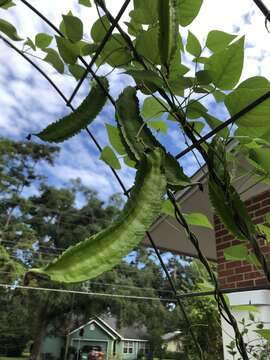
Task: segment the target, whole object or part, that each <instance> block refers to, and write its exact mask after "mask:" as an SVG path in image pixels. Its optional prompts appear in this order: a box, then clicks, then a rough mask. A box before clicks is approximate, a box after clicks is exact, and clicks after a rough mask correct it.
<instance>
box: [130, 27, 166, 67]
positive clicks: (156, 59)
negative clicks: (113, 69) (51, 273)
mask: <svg viewBox="0 0 270 360" xmlns="http://www.w3.org/2000/svg"><path fill="white" fill-rule="evenodd" d="M158 33H159V29H158V27H154V28H151V29H149V30H147V31H143V32H142V33H140V34H139V35H138V37H137V40H136V46H135V47H136V50H137V52H138V53H139V54H140V55H142V56H143V57H145V58H146V59H148V60H149V61H151V62H152V63H153V64H160V56H159V48H158Z"/></svg>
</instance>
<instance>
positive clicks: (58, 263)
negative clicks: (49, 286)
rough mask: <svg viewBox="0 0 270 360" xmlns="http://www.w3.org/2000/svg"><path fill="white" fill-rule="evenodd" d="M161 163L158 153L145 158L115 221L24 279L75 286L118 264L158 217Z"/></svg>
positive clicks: (162, 182) (162, 181) (162, 185)
mask: <svg viewBox="0 0 270 360" xmlns="http://www.w3.org/2000/svg"><path fill="white" fill-rule="evenodd" d="M162 163H163V153H162V151H160V150H159V149H155V150H153V151H151V152H150V153H148V154H147V155H144V156H143V157H142V162H141V164H140V166H139V169H138V172H137V175H136V179H135V186H134V187H133V189H132V192H131V196H130V199H129V200H128V202H127V203H126V205H125V207H124V209H123V211H122V213H121V215H120V217H119V218H118V220H117V221H116V222H115V223H114V224H113V225H112V226H110V227H108V228H107V229H106V230H103V231H101V232H99V233H98V234H96V235H93V236H91V237H90V238H88V239H86V240H84V241H82V242H80V243H79V244H77V245H75V246H73V247H70V248H69V249H68V250H66V251H65V252H64V253H63V254H62V255H61V256H60V257H59V258H58V259H56V260H55V261H53V262H52V263H50V264H49V265H47V266H46V267H44V268H42V269H32V270H31V271H30V273H28V274H27V276H26V278H28V277H31V276H34V275H35V274H37V275H38V274H41V275H45V276H47V277H49V278H50V279H51V280H53V281H59V282H66V283H76V282H81V281H85V280H89V279H92V278H95V277H97V276H98V275H101V274H102V273H104V272H105V271H108V270H111V269H112V268H113V267H114V266H115V265H117V264H119V263H120V262H121V260H122V258H123V256H125V255H127V254H128V253H129V252H130V251H131V250H132V249H133V248H134V247H135V246H136V245H138V243H139V242H140V241H141V240H142V239H143V237H144V234H145V231H146V230H148V228H149V227H150V226H151V224H152V223H153V222H154V221H155V220H156V218H157V216H158V215H159V214H160V211H161V204H162V198H163V196H164V193H165V187H166V179H165V175H164V172H163V166H162Z"/></svg>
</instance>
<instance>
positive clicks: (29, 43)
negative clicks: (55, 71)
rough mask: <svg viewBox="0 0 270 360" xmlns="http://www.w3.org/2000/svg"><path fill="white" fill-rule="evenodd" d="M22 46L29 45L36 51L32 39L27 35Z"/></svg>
mask: <svg viewBox="0 0 270 360" xmlns="http://www.w3.org/2000/svg"><path fill="white" fill-rule="evenodd" d="M24 46H29V47H30V48H31V49H32V50H34V51H36V49H37V48H36V45H35V44H34V43H33V41H32V40H31V39H30V38H29V37H27V40H26V41H25V42H24Z"/></svg>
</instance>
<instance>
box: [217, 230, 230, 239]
mask: <svg viewBox="0 0 270 360" xmlns="http://www.w3.org/2000/svg"><path fill="white" fill-rule="evenodd" d="M226 234H228V231H227V230H226V229H223V230H219V231H217V232H216V237H217V238H218V237H221V236H223V235H226Z"/></svg>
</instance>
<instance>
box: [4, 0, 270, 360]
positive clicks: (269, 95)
mask: <svg viewBox="0 0 270 360" xmlns="http://www.w3.org/2000/svg"><path fill="white" fill-rule="evenodd" d="M253 1H254V3H255V4H256V5H257V6H258V7H259V8H260V10H261V11H262V12H263V14H264V15H265V18H266V20H269V11H268V9H267V8H266V7H265V5H264V4H263V3H262V2H261V1H259V0H253ZM21 2H22V3H24V4H25V5H26V6H27V7H28V8H30V9H31V10H32V11H33V12H34V13H36V14H37V15H38V16H39V17H40V18H41V19H42V20H44V21H45V22H46V23H47V24H48V25H49V26H50V27H51V28H52V29H54V31H55V32H57V33H58V34H59V35H60V36H63V34H62V33H61V32H60V31H59V29H57V28H56V27H55V26H54V24H52V23H51V22H50V21H49V20H48V19H47V18H46V17H45V16H44V15H43V14H41V13H40V12H39V11H38V10H37V9H36V8H35V7H33V6H32V5H31V4H29V3H28V1H26V0H21ZM128 3H129V1H128V0H126V1H125V2H124V4H123V6H122V7H121V9H120V11H119V13H118V15H117V16H116V18H113V17H112V15H111V14H110V12H109V11H108V10H107V8H106V6H105V4H104V2H103V1H102V0H100V1H98V2H97V5H98V6H100V7H101V9H102V10H103V11H104V12H105V14H106V15H107V17H108V19H109V21H110V22H111V26H110V29H109V30H108V31H107V32H106V35H105V37H104V39H103V41H102V43H101V44H100V46H99V48H98V49H97V51H96V53H95V55H94V56H93V58H92V60H91V62H90V63H89V64H87V63H86V62H85V60H84V59H83V58H81V57H80V58H79V59H80V60H81V61H82V63H83V64H84V65H85V67H86V70H85V73H84V76H83V77H82V78H81V80H80V81H79V83H78V84H77V86H76V88H75V89H74V91H73V93H72V95H71V97H70V98H69V99H67V98H66V96H65V95H64V94H63V93H62V91H61V90H60V89H59V88H58V87H57V86H56V85H55V83H54V82H53V81H52V80H51V79H50V77H49V76H48V75H47V74H46V73H45V72H44V71H43V70H42V69H40V68H39V67H38V66H37V65H36V64H35V63H34V62H33V61H32V60H31V59H29V58H28V56H26V55H25V54H24V53H23V52H22V51H20V50H19V49H18V48H17V47H16V46H14V45H13V44H12V43H11V42H10V41H9V40H7V39H6V38H4V37H3V36H0V38H1V39H2V40H3V41H4V42H5V43H6V44H8V46H10V47H11V48H13V50H15V51H16V52H17V53H18V54H20V55H21V56H23V57H24V59H25V60H26V61H27V62H28V63H30V64H31V65H32V66H33V67H34V68H35V69H36V70H37V71H39V73H40V74H41V75H42V76H43V77H44V78H46V80H47V81H48V82H49V83H50V84H51V86H52V87H53V88H54V89H55V90H56V91H57V92H58V94H59V95H60V96H61V98H62V99H63V100H64V101H65V103H66V105H67V106H68V107H70V108H71V110H72V111H74V108H73V106H72V105H71V102H72V100H73V99H74V97H75V95H76V94H77V91H78V90H79V88H80V86H81V84H82V83H83V80H84V78H85V77H86V76H87V74H88V73H90V74H91V75H92V76H93V78H94V79H96V81H97V83H98V84H99V85H100V86H101V88H102V89H103V90H104V91H105V92H106V95H107V96H108V99H109V100H110V101H111V103H112V105H113V106H115V101H114V99H113V98H112V97H111V95H110V94H109V93H108V92H107V91H106V89H104V87H103V85H102V84H101V83H100V81H99V79H98V77H97V75H96V73H95V72H94V71H93V70H92V66H93V65H94V62H95V60H96V59H97V57H98V56H99V54H100V53H101V51H102V49H103V47H104V46H105V44H106V42H107V40H108V39H109V38H110V36H111V34H112V32H113V29H114V28H117V29H118V31H119V32H120V34H121V35H122V36H123V38H124V40H125V41H126V43H127V45H128V46H129V47H130V48H131V50H132V51H133V55H134V57H135V58H136V59H137V60H139V61H140V63H141V64H142V65H143V66H144V67H145V68H146V69H147V66H146V65H145V63H144V61H143V59H141V57H140V56H139V54H138V53H137V52H136V51H134V50H135V49H134V46H133V43H132V41H131V39H130V38H129V36H128V35H127V34H126V33H125V32H124V31H123V30H122V28H121V26H120V25H119V20H120V18H121V16H122V15H123V13H124V11H125V9H126V7H127V6H128ZM93 59H94V60H93ZM163 95H164V94H163ZM269 98H270V92H267V93H265V94H264V95H263V96H261V97H259V98H258V99H257V100H255V101H254V102H252V103H251V104H249V105H248V106H246V107H245V108H244V109H242V110H241V111H240V112H238V113H237V114H235V115H233V116H232V117H231V118H230V119H228V120H226V121H225V122H223V123H222V124H221V125H219V126H218V127H216V128H215V129H213V130H212V131H210V132H208V133H207V134H206V135H205V136H203V137H201V138H200V139H196V141H195V142H193V144H191V145H190V146H188V147H187V148H186V149H185V150H183V151H182V152H180V153H178V154H177V155H176V159H180V158H181V157H183V156H184V155H186V154H188V153H189V152H190V151H192V150H194V149H195V148H197V147H198V145H200V144H202V143H205V142H206V140H208V139H209V138H211V137H212V136H214V135H215V134H217V133H218V132H219V131H220V130H222V129H224V128H225V127H227V126H228V125H231V124H234V123H235V122H236V121H237V120H239V119H240V118H241V117H242V116H243V115H245V114H246V113H248V112H250V111H251V110H252V109H254V108H255V107H256V106H258V105H259V104H261V103H262V102H264V101H265V100H267V99H269ZM86 131H87V133H88V135H89V136H90V138H91V139H92V141H93V142H94V143H95V145H96V147H97V148H98V149H99V150H100V151H101V150H102V149H101V146H100V145H99V143H98V142H97V140H96V138H95V136H94V135H93V134H92V133H91V131H90V130H89V129H88V128H87V129H86ZM111 170H112V172H113V174H114V176H115V177H116V179H117V181H118V183H119V185H120V186H121V188H122V190H123V193H124V194H125V195H126V196H127V197H128V191H127V189H126V188H125V186H124V184H123V182H122V180H121V179H120V177H119V175H118V174H117V172H116V171H115V170H114V169H113V168H111ZM176 213H177V208H176ZM178 216H180V214H178ZM179 219H181V216H180V218H179ZM181 220H182V219H181ZM147 237H148V238H149V240H150V243H151V246H152V247H153V249H154V251H155V253H156V255H157V257H158V259H159V261H160V264H161V267H162V269H163V270H164V272H165V274H166V277H167V280H168V281H169V284H170V286H171V289H172V292H173V293H174V294H175V296H176V302H177V303H178V305H179V306H180V308H181V310H182V312H183V315H184V317H185V318H186V321H187V322H188V317H187V314H186V312H185V309H184V307H183V305H182V303H181V301H180V296H181V295H179V294H178V292H177V289H176V287H175V284H174V281H173V279H172V277H171V275H170V273H169V271H168V269H167V267H166V265H165V263H164V261H163V259H162V257H161V255H160V252H159V250H158V249H157V247H156V244H155V242H154V240H153V238H152V236H151V234H150V233H149V232H147ZM0 286H2V287H11V285H8V284H0ZM27 288H30V287H27ZM40 289H42V288H40ZM42 290H43V289H42ZM47 290H48V289H47ZM54 290H55V289H54ZM216 290H217V289H216ZM48 291H52V290H48ZM237 291H238V289H237ZM201 296H202V295H201ZM125 297H127V296H126V295H125ZM159 300H160V299H159ZM170 300H171V299H170ZM227 315H229V317H230V312H228V313H227ZM234 328H235V327H234ZM189 329H190V335H191V337H192V338H193V341H194V344H195V345H196V347H197V351H198V353H199V355H200V358H201V359H203V358H204V356H203V354H202V351H201V349H200V346H199V345H198V343H197V341H196V339H195V336H194V333H193V331H192V328H191V326H189ZM235 330H237V329H236V328H235ZM236 333H237V331H236ZM237 338H238V341H240V342H241V341H242V339H241V337H239V336H238V334H237ZM243 349H244V344H243V345H241V346H240V349H239V350H243ZM243 351H244V350H243ZM241 355H242V357H243V359H248V357H247V355H246V354H245V351H244V352H242V351H241Z"/></svg>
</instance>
